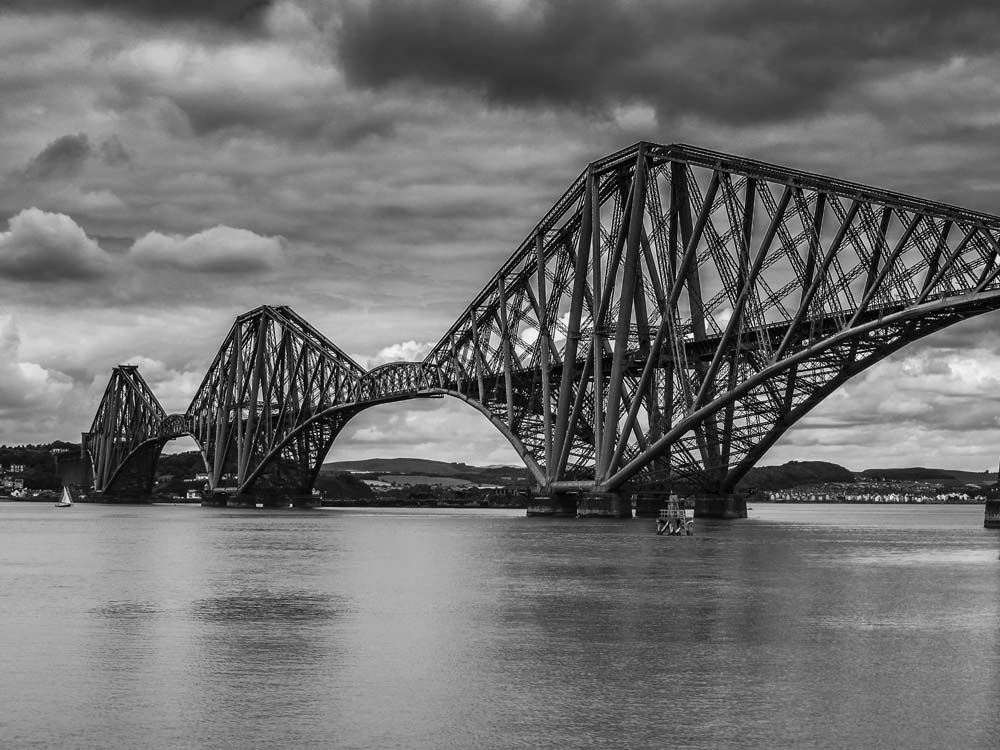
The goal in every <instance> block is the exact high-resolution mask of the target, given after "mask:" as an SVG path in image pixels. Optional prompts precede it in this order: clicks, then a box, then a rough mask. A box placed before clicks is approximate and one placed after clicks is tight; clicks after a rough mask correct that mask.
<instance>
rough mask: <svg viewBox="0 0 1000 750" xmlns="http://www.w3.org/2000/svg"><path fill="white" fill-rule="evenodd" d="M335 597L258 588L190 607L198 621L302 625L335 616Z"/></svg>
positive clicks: (215, 598) (196, 602) (193, 604)
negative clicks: (293, 623) (266, 622)
mask: <svg viewBox="0 0 1000 750" xmlns="http://www.w3.org/2000/svg"><path fill="white" fill-rule="evenodd" d="M332 600H333V597H332V596H330V595H329V594H320V593H317V592H311V591H287V592H283V593H280V594H279V593H275V592H273V591H268V590H263V589H257V590H254V591H241V592H240V593H238V594H228V595H225V596H213V597H209V598H206V599H199V600H197V601H195V602H193V603H192V604H191V614H192V616H193V617H194V618H196V619H199V620H212V621H216V622H226V621H237V622H258V623H259V622H261V621H275V622H286V621H287V622H289V623H292V622H296V621H298V622H303V621H308V620H325V619H329V618H330V617H333V616H335V615H336V613H337V611H336V608H335V607H334V606H333V604H332Z"/></svg>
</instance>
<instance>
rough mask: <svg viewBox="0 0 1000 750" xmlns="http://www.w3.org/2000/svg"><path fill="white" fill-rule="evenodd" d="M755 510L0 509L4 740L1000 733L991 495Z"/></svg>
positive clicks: (848, 737)
mask: <svg viewBox="0 0 1000 750" xmlns="http://www.w3.org/2000/svg"><path fill="white" fill-rule="evenodd" d="M78 511H79V512H78ZM751 516H752V517H751V518H750V519H748V520H746V521H741V522H712V521H700V522H699V525H698V530H697V535H696V536H694V537H658V536H656V535H655V533H654V524H653V522H652V521H650V520H635V521H622V522H617V521H576V520H572V519H527V518H524V517H522V516H521V515H520V514H519V513H517V512H504V511H471V512H470V511H454V512H452V511H437V512H419V511H408V510H393V511H377V510H373V511H363V512H362V511H341V510H337V511H321V510H316V511H311V512H295V511H291V512H289V511H284V512H274V511H233V510H222V509H203V508H187V507H145V508H115V507H111V506H81V507H79V508H74V510H73V513H72V514H71V515H67V514H65V512H63V513H62V514H59V513H58V511H53V510H51V509H50V508H48V507H45V508H42V507H37V506H28V505H25V504H12V503H6V504H0V565H2V570H3V571H4V576H3V577H0V604H2V606H0V632H2V633H3V634H4V638H5V647H4V648H3V650H2V651H0V693H2V695H3V696H4V704H3V708H4V710H3V711H2V712H0V739H2V740H3V744H4V746H5V747H18V748H21V747H27V748H31V747H37V748H48V747H54V746H57V745H69V746H72V747H77V748H107V747H150V748H177V747H213V748H245V747H322V748H326V747H338V748H339V747H343V748H388V747H399V748H468V747H475V748H477V749H478V748H483V749H488V748H512V747H514V748H516V747H525V748H538V747H553V748H575V747H579V748H592V747H612V746H614V747H637V748H638V747H663V746H665V745H674V746H680V747H702V748H716V747H747V748H757V747H796V748H797V747H816V748H841V747H877V746H884V747H907V748H937V747H963V748H994V747H997V746H1000V718H998V716H1000V714H998V712H997V708H996V707H997V701H998V700H1000V560H998V552H1000V534H998V533H997V532H995V531H988V530H984V529H982V508H981V507H959V508H943V507H940V506H938V507H916V508H914V507H893V508H875V507H870V506H861V507H859V506H820V507H805V506H759V507H755V509H754V510H753V511H752V513H751ZM53 706H58V711H55V710H52V707H53Z"/></svg>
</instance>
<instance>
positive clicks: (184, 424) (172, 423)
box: [159, 414, 194, 439]
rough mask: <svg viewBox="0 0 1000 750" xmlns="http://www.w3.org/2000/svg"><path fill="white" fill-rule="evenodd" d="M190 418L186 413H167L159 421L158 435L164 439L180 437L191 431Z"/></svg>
mask: <svg viewBox="0 0 1000 750" xmlns="http://www.w3.org/2000/svg"><path fill="white" fill-rule="evenodd" d="M193 429H194V428H193V426H192V420H191V419H190V418H189V417H188V416H187V415H186V414H168V415H167V416H166V417H164V418H163V421H162V422H160V429H159V433H160V437H161V438H165V439H170V438H175V437H180V436H181V435H186V434H188V433H190V432H192V431H193Z"/></svg>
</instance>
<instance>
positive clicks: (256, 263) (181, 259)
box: [129, 225, 285, 273]
mask: <svg viewBox="0 0 1000 750" xmlns="http://www.w3.org/2000/svg"><path fill="white" fill-rule="evenodd" d="M129 255H130V257H131V258H132V259H133V260H134V261H135V262H136V263H138V264H140V265H143V266H152V267H160V268H179V269H183V270H188V271H207V272H212V273H247V272H251V271H262V270H266V269H269V268H274V267H276V266H277V265H278V264H279V263H280V262H281V261H282V260H283V259H284V256H285V241H284V240H283V239H282V238H281V237H264V236H261V235H259V234H255V233H254V232H251V231H249V230H247V229H235V228H233V227H227V226H223V225H219V226H215V227H212V228H211V229H206V230H204V231H202V232H198V233H197V234H192V235H190V236H188V237H185V236H183V235H176V234H175V235H167V234H162V233H160V232H149V233H148V234H146V235H144V236H142V237H140V238H139V239H138V240H136V241H135V243H134V244H133V245H132V248H131V249H130V250H129Z"/></svg>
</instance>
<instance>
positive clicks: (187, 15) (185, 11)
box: [0, 0, 274, 26]
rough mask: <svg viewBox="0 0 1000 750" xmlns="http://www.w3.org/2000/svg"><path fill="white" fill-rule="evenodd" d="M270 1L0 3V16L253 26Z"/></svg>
mask: <svg viewBox="0 0 1000 750" xmlns="http://www.w3.org/2000/svg"><path fill="white" fill-rule="evenodd" d="M273 3H274V0H0V12H3V11H5V10H14V11H19V12H23V13H44V12H46V11H53V10H67V11H102V12H103V11H107V12H111V13H117V14H120V15H127V16H131V17H133V18H148V19H150V20H156V21H169V20H178V21H210V22H213V23H223V24H234V25H241V26H251V25H255V24H256V23H257V22H258V21H259V20H260V16H261V14H262V13H263V12H264V11H265V10H266V9H267V8H269V7H270V6H271V5H272V4H273Z"/></svg>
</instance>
